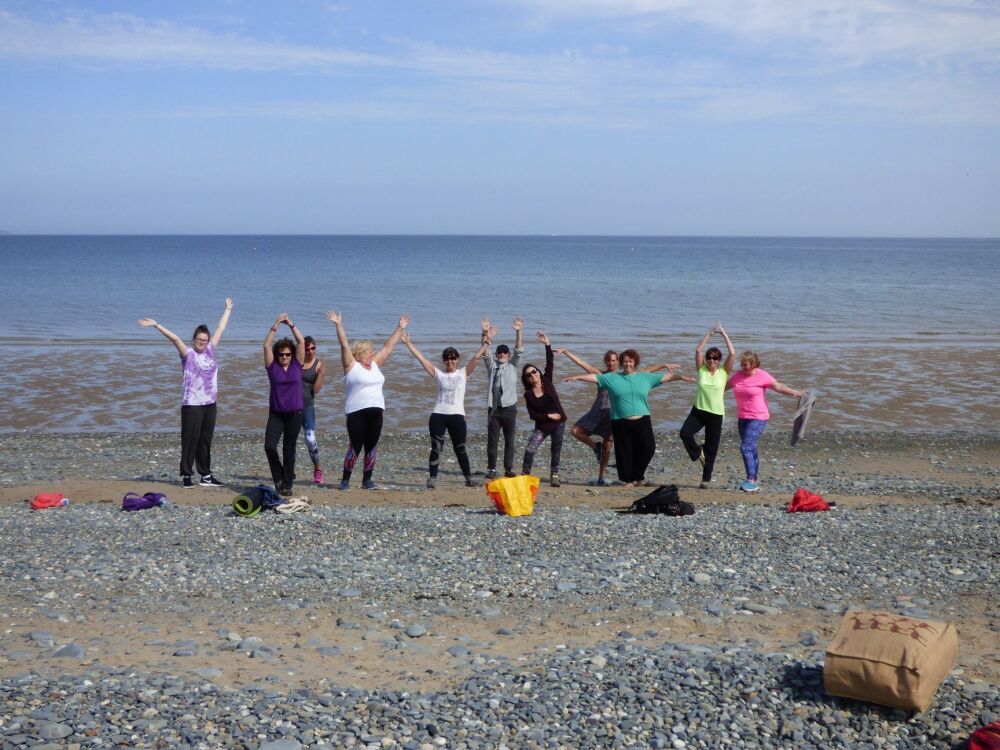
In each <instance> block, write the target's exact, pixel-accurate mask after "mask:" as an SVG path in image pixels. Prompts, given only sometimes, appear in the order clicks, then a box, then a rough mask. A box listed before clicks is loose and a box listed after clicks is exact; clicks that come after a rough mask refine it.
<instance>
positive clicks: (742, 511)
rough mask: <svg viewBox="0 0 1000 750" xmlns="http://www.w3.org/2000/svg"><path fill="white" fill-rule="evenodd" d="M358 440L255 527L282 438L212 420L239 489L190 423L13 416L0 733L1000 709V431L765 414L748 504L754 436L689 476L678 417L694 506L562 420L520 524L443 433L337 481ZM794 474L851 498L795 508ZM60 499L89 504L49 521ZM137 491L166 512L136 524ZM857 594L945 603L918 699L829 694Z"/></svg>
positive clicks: (717, 733)
mask: <svg viewBox="0 0 1000 750" xmlns="http://www.w3.org/2000/svg"><path fill="white" fill-rule="evenodd" d="M519 439H520V441H521V444H522V445H523V439H524V435H520V436H519ZM321 440H322V436H321ZM342 442H343V437H342V436H333V435H331V436H329V441H328V443H327V444H326V445H322V444H321V447H323V448H324V456H330V457H331V458H330V459H329V460H328V466H329V468H327V483H326V484H325V485H322V486H315V485H312V483H309V482H304V481H300V482H298V483H297V485H296V493H297V494H302V495H305V496H306V497H308V499H309V501H310V504H311V507H310V509H309V510H307V511H305V512H302V513H298V514H294V515H288V516H282V515H278V514H274V513H268V514H263V515H261V516H259V517H256V518H251V519H245V518H240V517H238V516H235V515H234V514H233V513H232V512H231V510H230V509H229V507H228V504H229V502H230V501H231V498H232V495H233V492H234V489H239V488H242V487H244V486H248V485H252V484H255V483H256V482H257V481H263V480H264V479H265V477H266V473H267V472H266V463H265V461H264V457H263V450H262V435H261V434H258V433H219V434H217V435H216V440H215V444H214V450H213V465H214V468H215V470H216V472H217V473H218V475H219V476H221V477H222V478H223V480H225V481H226V482H227V484H228V485H229V486H228V487H227V488H224V489H208V488H195V489H193V490H182V489H181V488H180V486H179V484H178V483H177V481H176V475H175V474H176V462H177V454H178V446H177V435H176V434H171V433H152V434H143V435H140V434H52V433H46V434H29V433H6V434H2V435H0V468H2V478H0V564H2V566H3V569H4V572H5V575H4V585H3V587H2V590H0V626H2V629H0V747H2V748H28V747H75V748H97V747H120V746H128V747H204V748H215V747H243V748H250V749H257V748H264V749H266V750H282V749H283V748H299V747H312V746H329V747H366V748H393V747H399V748H408V749H412V750H418V749H419V750H428V749H430V748H439V747H446V748H502V747H507V748H563V747H564V748H590V747H614V748H647V747H655V748H718V747H733V748H828V747H848V748H908V747H928V748H953V747H961V746H962V743H963V742H964V741H965V739H966V738H967V737H968V735H969V734H970V733H971V732H972V731H973V730H974V729H976V728H977V727H979V726H981V725H983V724H986V723H989V722H991V721H996V720H1000V687H998V681H1000V564H998V563H1000V538H998V533H1000V532H998V529H1000V489H998V485H1000V460H998V459H997V456H998V455H1000V433H982V432H977V433H959V432H955V433H933V434H916V433H870V432H843V433H836V432H813V433H810V434H809V435H808V436H807V438H806V441H805V442H804V443H802V444H800V445H799V446H798V447H797V448H795V449H790V448H789V447H788V435H787V433H783V432H782V431H781V430H777V429H775V430H773V431H769V432H768V433H766V434H765V439H764V441H763V442H762V445H761V455H762V460H763V468H762V491H761V492H759V493H756V494H754V495H747V494H744V493H739V492H736V491H734V489H733V488H734V487H735V485H736V483H737V482H738V480H739V479H740V478H741V472H742V465H741V462H740V459H739V452H738V449H737V446H736V441H735V436H734V435H732V434H730V433H726V434H725V435H724V440H723V445H722V452H721V456H720V460H719V462H718V464H717V471H716V484H717V485H718V487H717V488H713V489H710V490H699V489H697V483H698V479H699V471H697V470H696V465H695V466H692V464H691V462H690V461H689V460H688V458H687V456H686V454H685V453H684V451H683V449H682V448H681V446H680V444H679V441H678V440H677V438H676V435H674V434H670V433H664V434H659V435H657V442H658V445H659V448H658V453H657V456H656V457H655V458H654V461H653V464H652V466H651V473H650V474H649V475H648V477H649V479H651V480H652V481H654V482H656V483H674V484H677V485H678V487H679V489H680V493H681V497H682V499H684V500H687V501H690V502H693V503H694V504H695V505H696V507H697V512H696V514H695V515H694V516H689V517H684V518H668V517H659V516H658V517H650V516H629V515H620V514H618V513H617V512H616V511H617V510H619V509H622V508H624V507H627V506H628V505H629V504H630V503H631V502H632V501H633V500H635V499H636V498H638V497H639V496H641V495H642V494H644V493H645V492H647V491H648V490H641V489H627V488H625V487H620V486H619V487H615V486H612V487H593V486H590V485H588V484H587V481H588V480H589V479H591V478H592V477H593V475H594V471H593V470H594V466H593V463H594V462H593V458H592V456H591V455H590V454H589V452H587V451H586V450H585V448H584V447H583V446H580V445H578V444H576V443H575V442H571V441H569V440H568V441H567V444H566V447H565V448H564V454H563V455H564V460H563V467H562V472H561V474H562V478H563V480H562V481H563V486H562V487H560V488H558V489H555V488H549V487H548V486H547V484H546V483H545V482H544V481H543V484H542V489H541V490H540V492H539V496H538V502H537V505H536V509H535V513H534V514H533V515H532V516H529V517H524V518H518V519H511V518H507V517H504V516H501V515H498V514H497V513H496V512H494V510H493V509H492V506H491V504H490V502H489V499H488V497H487V496H486V493H485V491H484V490H483V489H482V488H477V489H468V488H465V487H463V486H462V482H461V476H460V474H459V472H458V471H457V465H456V464H454V462H453V456H452V454H451V451H450V447H449V448H446V452H445V463H444V464H443V465H442V466H443V469H442V475H441V477H440V478H439V482H438V487H437V488H436V489H435V490H433V491H432V490H427V489H426V488H425V487H424V481H425V479H426V453H427V444H426V436H425V435H423V434H416V433H403V432H398V433H392V434H387V435H386V436H384V437H383V441H382V442H381V443H380V447H379V453H380V456H379V466H378V468H377V469H376V476H375V478H376V481H377V482H378V483H379V485H380V487H381V489H380V490H379V491H375V492H368V491H362V490H360V489H352V490H350V491H348V492H339V491H338V490H336V489H334V487H335V484H336V481H338V480H339V471H337V470H336V467H337V465H338V464H339V457H340V456H341V455H342V449H343V446H342V445H340V444H339V443H342ZM483 443H484V436H483V435H482V434H473V435H472V436H471V439H470V456H471V457H472V461H473V468H474V469H479V470H480V472H481V470H482V468H483V466H484V446H483ZM333 456H336V458H333ZM449 461H450V463H449ZM547 463H548V452H547V448H543V449H542V451H540V453H539V455H538V456H537V458H536V472H535V473H536V474H538V475H539V476H541V477H542V478H543V480H544V479H547V475H548V474H547ZM306 466H308V459H307V458H306V456H305V453H304V450H302V451H301V452H300V456H299V467H300V471H299V473H300V476H301V475H302V473H303V471H302V469H303V467H306ZM611 476H613V471H612V472H611ZM798 486H804V487H807V488H808V489H811V490H813V491H816V492H819V493H821V494H823V495H824V497H826V498H827V499H828V500H833V501H835V502H836V503H837V505H836V508H835V509H834V510H832V511H830V512H828V513H815V514H787V513H785V512H783V508H784V506H785V504H787V502H788V500H789V498H790V496H791V493H792V492H793V491H794V490H795V488H796V487H798ZM45 490H48V491H51V490H58V491H61V492H63V493H65V494H66V495H67V496H68V497H69V498H70V504H69V505H68V506H67V507H64V508H58V509H52V510H47V511H42V512H30V511H29V510H28V508H27V503H26V501H27V500H30V498H31V496H33V495H34V494H35V493H36V492H40V491H45ZM126 490H134V491H138V492H140V493H142V492H145V491H148V490H155V491H160V492H165V493H166V494H167V496H168V498H169V500H170V505H169V506H168V507H165V508H158V509H152V510H148V511H143V512H139V513H132V514H126V513H122V512H121V511H120V499H121V496H122V494H124V492H125V491H126ZM857 608H864V609H877V610H885V611H890V612H897V613H901V614H906V615H910V616H914V617H925V618H929V619H937V620H947V621H951V622H954V623H955V625H956V627H957V629H958V634H959V656H958V663H957V665H956V667H955V669H954V670H953V671H952V672H951V673H950V674H949V675H948V677H947V678H946V679H945V681H944V683H943V684H942V686H941V687H940V688H939V690H938V692H937V694H936V696H935V699H934V701H933V702H932V704H931V706H930V707H929V708H928V709H927V710H926V711H925V712H923V713H911V712H904V711H900V710H896V709H891V708H886V707H880V706H876V705H873V704H868V703H863V702H858V701H851V700H846V699H840V698H835V697H831V696H827V695H826V694H825V692H824V690H823V678H822V667H823V660H824V653H825V645H826V643H827V642H828V641H829V639H830V637H831V636H832V634H833V632H834V631H835V629H836V627H837V625H838V624H839V622H840V619H841V616H842V614H843V613H844V612H845V611H846V610H848V609H857Z"/></svg>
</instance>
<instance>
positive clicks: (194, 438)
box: [139, 297, 233, 487]
mask: <svg viewBox="0 0 1000 750" xmlns="http://www.w3.org/2000/svg"><path fill="white" fill-rule="evenodd" d="M232 311H233V300H232V299H231V298H230V297H226V309H225V310H223V312H222V317H221V318H219V322H218V324H217V325H216V326H215V333H214V334H209V331H208V326H207V325H205V324H204V323H202V324H201V325H200V326H198V327H197V328H195V329H194V336H192V337H191V346H190V347H189V346H188V345H187V344H185V343H184V342H183V341H181V338H180V336H178V335H177V334H175V333H173V332H172V331H169V330H167V329H166V328H164V327H163V326H161V325H160V324H159V323H157V322H156V321H155V320H153V319H152V318H143V319H142V320H140V321H139V325H141V326H143V327H144V328H155V329H156V330H157V331H159V332H160V333H162V334H163V335H164V336H166V337H167V339H168V340H169V341H170V342H171V343H172V344H173V345H174V347H175V348H176V349H177V353H178V354H180V355H181V367H182V369H183V371H184V395H183V397H182V399H181V464H180V475H181V486H183V487H194V482H192V481H191V465H192V463H193V464H194V467H195V468H197V470H198V473H199V474H200V475H201V481H200V482H199V484H200V485H201V486H202V487H221V486H222V482H220V481H219V480H218V478H217V477H214V476H212V436H213V435H214V434H215V417H216V401H217V399H218V393H219V362H218V360H217V359H216V356H215V350H216V349H217V348H218V346H219V341H220V340H221V339H222V332H223V331H225V330H226V325H227V324H228V323H229V314H230V313H231V312H232Z"/></svg>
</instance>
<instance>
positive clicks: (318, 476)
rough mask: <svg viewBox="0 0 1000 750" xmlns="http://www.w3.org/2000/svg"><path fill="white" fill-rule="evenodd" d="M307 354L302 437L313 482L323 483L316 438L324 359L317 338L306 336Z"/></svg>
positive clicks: (303, 384) (304, 370)
mask: <svg viewBox="0 0 1000 750" xmlns="http://www.w3.org/2000/svg"><path fill="white" fill-rule="evenodd" d="M305 345H306V356H305V359H304V360H302V437H303V438H304V439H305V441H306V450H308V451H309V460H310V461H312V465H313V482H315V483H316V484H322V482H323V469H322V468H320V465H319V440H318V439H317V438H316V394H317V393H319V392H320V389H321V388H322V387H323V360H321V359H319V358H318V357H317V356H316V339H314V338H313V337H312V336H306V337H305Z"/></svg>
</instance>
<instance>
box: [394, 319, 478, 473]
mask: <svg viewBox="0 0 1000 750" xmlns="http://www.w3.org/2000/svg"><path fill="white" fill-rule="evenodd" d="M496 333H497V329H496V328H491V329H490V330H489V332H488V336H487V340H486V341H484V342H483V343H482V345H481V346H480V347H479V351H477V352H476V353H475V354H473V355H472V359H470V360H469V362H468V364H467V365H466V366H465V367H461V366H459V354H458V350H457V349H455V348H454V347H452V346H449V347H448V348H447V349H445V350H444V352H442V354H441V361H442V363H443V364H444V371H443V372H442V371H441V370H439V369H438V368H437V367H435V366H434V365H432V364H431V363H430V361H429V360H428V359H427V358H426V357H425V356H424V355H423V354H421V353H420V350H419V349H417V347H416V346H415V345H414V343H413V342H412V341H410V335H409V334H408V333H405V332H404V333H403V336H402V339H403V343H404V344H405V345H406V348H407V349H409V350H410V354H412V355H413V356H414V357H416V358H417V361H418V362H420V364H421V365H422V366H423V368H424V370H425V371H426V372H427V374H428V375H430V376H431V377H432V378H434V380H435V381H436V382H437V389H438V393H437V402H436V403H435V404H434V410H433V411H432V412H431V418H430V420H429V421H428V423H427V429H428V430H429V431H430V433H431V454H430V458H429V459H428V461H427V489H429V490H432V489H434V487H435V486H436V485H437V476H438V463H439V461H440V460H441V453H442V451H444V437H445V435H446V434H447V435H450V436H451V446H452V448H454V450H455V458H457V459H458V465H459V466H460V467H461V469H462V475H463V476H464V477H465V486H466V487H475V486H476V483H475V482H474V481H473V480H472V467H471V466H470V464H469V453H468V451H466V449H465V438H466V435H467V434H468V429H467V427H466V424H465V385H466V383H467V382H468V380H469V377H470V376H471V375H472V373H473V371H474V370H475V369H476V365H478V364H479V360H480V359H482V358H483V355H484V354H485V353H486V351H487V350H488V349H489V346H490V342H489V339H490V338H492V337H493V336H495V335H496Z"/></svg>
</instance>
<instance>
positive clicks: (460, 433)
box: [427, 413, 472, 479]
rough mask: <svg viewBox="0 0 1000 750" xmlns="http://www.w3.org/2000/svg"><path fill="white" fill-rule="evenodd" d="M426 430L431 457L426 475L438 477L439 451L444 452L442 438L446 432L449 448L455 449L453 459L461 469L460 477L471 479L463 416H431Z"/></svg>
mask: <svg viewBox="0 0 1000 750" xmlns="http://www.w3.org/2000/svg"><path fill="white" fill-rule="evenodd" d="M427 429H428V430H429V431H430V433H431V456H430V459H428V462H427V473H429V474H430V475H431V478H434V477H437V475H438V462H439V461H440V460H441V451H443V450H444V436H445V433H446V432H447V433H448V435H449V436H450V437H451V446H452V448H454V449H455V458H457V459H458V465H459V466H461V467H462V475H463V476H464V477H465V478H466V479H471V478H472V468H471V467H470V466H469V454H468V453H467V452H466V450H465V436H466V433H467V428H466V425H465V415H464V414H436V413H435V414H431V418H430V419H429V420H428V422H427Z"/></svg>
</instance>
